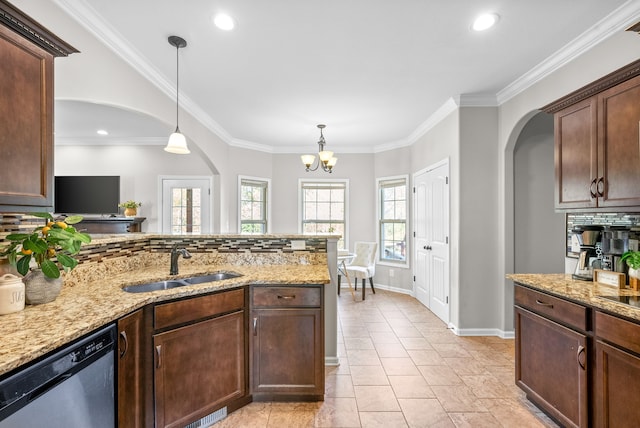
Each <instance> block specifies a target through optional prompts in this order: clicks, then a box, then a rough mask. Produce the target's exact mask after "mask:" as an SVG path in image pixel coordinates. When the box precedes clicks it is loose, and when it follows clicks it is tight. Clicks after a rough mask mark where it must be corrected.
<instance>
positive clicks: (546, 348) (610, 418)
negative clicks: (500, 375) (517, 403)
mask: <svg viewBox="0 0 640 428" xmlns="http://www.w3.org/2000/svg"><path fill="white" fill-rule="evenodd" d="M508 278H510V279H512V280H513V281H514V283H515V290H514V304H515V312H514V314H515V330H516V379H515V380H516V384H517V385H518V386H519V387H520V388H521V389H522V390H524V391H525V392H526V394H527V398H529V400H531V401H532V402H534V403H535V404H536V405H537V406H538V407H540V408H541V409H542V410H544V411H545V412H546V413H548V414H549V415H550V416H551V417H552V418H554V419H555V420H557V421H558V422H560V424H562V425H563V426H575V427H588V426H596V427H600V426H603V427H604V426H611V427H613V426H615V427H625V426H629V427H631V426H636V424H637V421H638V420H640V387H639V386H638V382H637V381H636V380H637V379H638V377H639V376H640V340H638V338H639V337H640V293H639V292H638V291H636V290H631V289H627V288H617V287H614V286H610V285H604V284H599V283H593V282H585V281H576V280H573V279H572V277H571V275H568V274H513V275H508Z"/></svg>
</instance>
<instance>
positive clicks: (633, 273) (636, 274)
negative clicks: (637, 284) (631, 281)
mask: <svg viewBox="0 0 640 428" xmlns="http://www.w3.org/2000/svg"><path fill="white" fill-rule="evenodd" d="M629 277H631V278H640V269H634V268H632V267H630V268H629Z"/></svg>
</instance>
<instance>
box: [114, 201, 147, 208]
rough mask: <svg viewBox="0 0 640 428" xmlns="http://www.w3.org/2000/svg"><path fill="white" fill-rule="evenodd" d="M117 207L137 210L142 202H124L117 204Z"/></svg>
mask: <svg viewBox="0 0 640 428" xmlns="http://www.w3.org/2000/svg"><path fill="white" fill-rule="evenodd" d="M118 206H119V207H120V208H138V207H140V206H142V202H136V201H131V200H129V201H126V202H120V203H119V204H118Z"/></svg>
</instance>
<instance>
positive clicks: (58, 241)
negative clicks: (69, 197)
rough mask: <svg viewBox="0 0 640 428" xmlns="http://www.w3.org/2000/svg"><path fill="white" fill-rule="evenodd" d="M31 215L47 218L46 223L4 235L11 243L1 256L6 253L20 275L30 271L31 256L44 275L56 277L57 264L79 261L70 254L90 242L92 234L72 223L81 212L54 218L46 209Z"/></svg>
mask: <svg viewBox="0 0 640 428" xmlns="http://www.w3.org/2000/svg"><path fill="white" fill-rule="evenodd" d="M32 215H33V216H35V217H40V218H44V219H46V220H47V224H46V225H45V226H41V227H38V228H36V229H35V230H34V231H33V232H32V233H12V234H10V235H7V237H6V239H7V240H8V241H11V243H10V244H9V245H8V246H7V247H5V248H4V249H3V250H2V252H0V256H6V257H7V259H8V260H9V263H11V265H13V266H15V268H16V269H17V270H18V272H20V274H21V275H26V274H27V273H28V272H29V264H30V263H31V260H35V262H36V264H37V265H38V267H39V268H40V269H42V273H43V274H44V275H45V276H47V277H49V278H59V277H60V268H59V267H62V268H63V269H64V270H65V271H70V270H71V269H73V268H75V267H76V266H77V265H78V260H76V259H75V258H74V257H72V256H73V255H75V254H78V252H79V251H80V247H81V246H82V244H87V243H89V242H91V237H90V236H89V235H87V234H86V233H80V232H78V231H77V230H76V228H75V227H73V225H74V224H76V223H79V222H80V221H82V216H70V217H67V218H66V219H65V220H64V221H55V220H54V218H53V216H52V215H51V214H49V213H33V214H32Z"/></svg>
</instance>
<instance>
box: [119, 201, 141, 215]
mask: <svg viewBox="0 0 640 428" xmlns="http://www.w3.org/2000/svg"><path fill="white" fill-rule="evenodd" d="M118 206H119V207H120V208H124V216H125V217H135V216H136V215H138V207H140V206H142V202H136V201H131V200H129V201H126V202H120V203H119V204H118Z"/></svg>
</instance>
